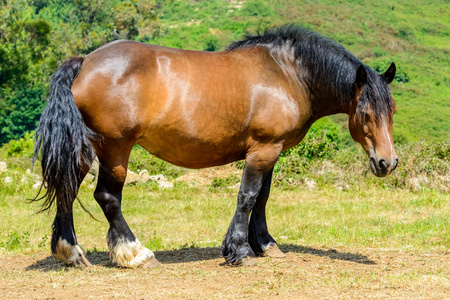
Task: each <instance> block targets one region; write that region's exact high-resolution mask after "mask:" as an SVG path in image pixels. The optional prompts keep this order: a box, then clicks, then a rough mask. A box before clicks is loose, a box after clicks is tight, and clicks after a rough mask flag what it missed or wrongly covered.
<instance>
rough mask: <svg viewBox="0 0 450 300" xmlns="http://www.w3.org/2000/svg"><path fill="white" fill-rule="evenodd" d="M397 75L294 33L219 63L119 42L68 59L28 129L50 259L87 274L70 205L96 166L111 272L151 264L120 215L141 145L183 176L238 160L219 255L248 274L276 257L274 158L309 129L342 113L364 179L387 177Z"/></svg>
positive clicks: (240, 46) (220, 57) (273, 33)
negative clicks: (365, 170)
mask: <svg viewBox="0 0 450 300" xmlns="http://www.w3.org/2000/svg"><path fill="white" fill-rule="evenodd" d="M394 76H395V65H394V64H392V65H391V66H390V67H389V68H388V70H387V71H386V72H385V73H384V74H381V75H378V74H376V73H375V72H374V71H373V70H372V69H370V68H369V67H368V66H365V65H363V64H362V63H361V62H360V61H359V60H358V59H356V58H355V57H354V56H353V55H352V54H351V53H350V52H348V51H347V50H345V49H344V48H343V47H342V46H340V45H339V44H337V43H335V42H333V41H331V40H329V39H327V38H325V37H323V36H321V35H319V34H317V33H314V32H311V31H309V30H307V29H304V28H301V27H298V26H292V25H291V26H284V27H281V28H277V29H271V30H267V31H266V32H264V33H262V34H257V35H255V36H247V37H245V39H243V40H241V41H237V42H234V43H232V44H231V45H230V46H229V48H228V49H227V50H226V51H223V52H214V53H212V52H198V51H186V50H179V49H172V48H165V47H159V46H154V45H148V44H142V43H137V42H133V41H116V42H112V43H109V44H107V45H104V46H102V47H100V48H99V49H97V50H95V51H94V52H92V53H90V54H88V55H87V56H85V57H76V58H70V59H69V60H67V61H66V62H65V63H64V64H62V66H61V67H60V68H59V69H58V71H57V72H56V73H55V75H54V76H53V78H52V82H51V89H50V98H49V101H48V105H47V107H46V109H45V111H44V113H43V115H42V117H41V120H40V124H39V126H38V128H37V130H36V142H37V144H36V149H35V158H36V157H37V155H38V153H39V150H40V149H42V169H43V178H44V183H43V186H46V188H47V190H46V193H45V195H44V196H43V197H41V198H38V197H36V198H35V199H34V200H40V199H44V200H45V202H44V204H43V210H45V209H48V208H50V206H51V205H52V203H53V202H55V201H56V206H57V213H56V217H55V221H54V223H53V235H52V241H51V248H52V253H53V255H54V256H55V257H56V258H58V259H60V260H62V261H63V262H65V263H66V264H73V265H79V264H84V265H90V263H89V262H88V261H87V260H86V258H85V256H84V253H83V250H82V249H81V247H80V246H79V245H78V243H77V239H76V236H75V230H74V225H73V218H72V205H73V201H74V199H75V198H76V196H77V193H78V188H79V185H80V183H81V181H82V180H83V178H84V176H85V175H86V173H87V172H88V170H89V167H90V165H91V162H92V161H93V159H94V157H95V155H96V156H97V157H98V158H99V161H100V171H99V176H98V183H97V188H96V190H95V192H94V197H95V199H96V200H97V202H98V203H99V204H100V206H101V207H102V209H103V212H104V214H105V216H106V218H107V219H108V221H109V224H110V228H109V231H108V235H107V239H108V246H109V249H110V253H111V257H112V260H113V262H115V263H117V265H119V266H125V267H136V266H154V265H157V264H159V263H158V261H157V260H156V258H155V257H154V255H153V253H152V252H151V251H150V250H149V249H147V248H145V247H143V246H142V245H141V243H140V242H139V241H138V239H136V237H135V236H134V235H133V233H132V232H131V230H130V228H129V227H128V225H127V223H126V221H125V219H124V217H123V215H122V211H121V201H122V188H123V185H124V181H125V177H126V174H127V165H128V158H129V155H130V152H131V149H132V148H133V145H134V144H138V145H141V146H142V147H144V148H145V149H147V150H148V151H149V152H150V153H152V154H153V155H155V156H156V157H159V158H161V159H163V160H165V161H168V162H170V163H172V164H175V165H178V166H182V167H187V168H205V167H211V166H217V165H223V164H226V163H230V162H233V161H237V160H241V159H245V167H244V171H243V175H242V183H241V187H240V190H239V195H238V203H237V208H236V212H235V215H234V217H233V220H232V221H231V224H230V227H229V229H228V232H227V234H226V235H225V238H224V241H223V245H222V252H223V255H224V256H225V259H226V260H227V261H228V262H230V263H233V264H241V263H242V264H251V263H254V259H253V257H254V256H255V255H267V256H272V257H281V256H283V253H282V252H281V251H280V250H279V248H278V246H277V243H276V242H275V240H274V239H273V238H272V237H271V236H270V234H269V232H268V229H267V224H266V216H265V206H266V202H267V199H268V197H269V192H270V184H271V178H272V170H273V167H274V164H275V162H276V161H277V159H278V157H279V156H280V154H281V152H282V151H284V150H286V149H288V148H290V147H293V146H295V145H297V144H298V143H299V142H300V141H301V140H302V139H303V137H304V136H305V134H306V133H307V131H308V129H309V128H310V126H311V124H313V122H314V121H316V120H317V119H319V118H322V117H324V116H328V115H332V114H337V113H346V114H348V115H349V128H350V132H351V135H352V137H353V139H354V140H355V141H357V142H359V143H360V144H361V145H362V146H363V148H364V149H365V151H366V152H367V154H368V155H369V158H370V168H371V170H372V172H373V173H374V174H375V175H376V176H380V177H381V176H386V175H387V174H389V173H390V172H391V171H392V170H394V169H395V167H396V166H397V161H398V159H397V156H396V154H395V152H394V147H393V142H392V118H393V114H394V112H395V110H396V105H395V102H394V100H393V99H392V97H391V95H390V91H389V87H388V84H389V83H390V82H391V81H392V80H393V79H394ZM250 213H251V217H250ZM249 218H250V220H249Z"/></svg>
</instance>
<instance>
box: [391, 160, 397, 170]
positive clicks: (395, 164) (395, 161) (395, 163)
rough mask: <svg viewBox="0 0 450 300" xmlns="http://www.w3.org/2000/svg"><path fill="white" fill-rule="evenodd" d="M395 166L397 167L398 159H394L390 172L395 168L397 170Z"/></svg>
mask: <svg viewBox="0 0 450 300" xmlns="http://www.w3.org/2000/svg"><path fill="white" fill-rule="evenodd" d="M397 165H398V158H396V159H395V160H394V165H393V166H392V171H394V170H395V168H397Z"/></svg>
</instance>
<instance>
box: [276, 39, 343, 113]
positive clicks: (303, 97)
mask: <svg viewBox="0 0 450 300" xmlns="http://www.w3.org/2000/svg"><path fill="white" fill-rule="evenodd" d="M276 50H278V51H276ZM269 52H270V55H271V56H272V57H273V59H275V60H276V61H277V63H278V65H279V66H280V68H281V69H282V70H283V73H284V74H285V75H287V76H286V78H287V79H288V81H290V82H291V83H290V84H291V86H292V87H293V88H294V89H295V90H297V93H298V95H297V98H298V100H299V101H308V102H310V105H309V106H310V107H311V110H312V111H311V114H312V115H311V116H312V119H313V120H317V119H320V118H322V117H325V116H330V115H335V114H339V113H346V114H348V112H349V109H350V105H351V99H342V98H343V96H342V95H339V93H338V92H336V91H333V90H327V88H326V87H327V86H328V87H329V86H332V85H331V84H326V83H324V82H315V81H314V80H313V79H311V78H310V75H309V74H311V73H313V72H310V71H309V70H307V69H306V68H305V69H304V70H301V69H300V70H299V69H298V66H297V62H296V61H295V58H294V53H293V51H292V49H290V50H289V49H288V48H282V47H280V48H273V49H272V51H269ZM300 68H302V66H300ZM330 80H332V78H330Z"/></svg>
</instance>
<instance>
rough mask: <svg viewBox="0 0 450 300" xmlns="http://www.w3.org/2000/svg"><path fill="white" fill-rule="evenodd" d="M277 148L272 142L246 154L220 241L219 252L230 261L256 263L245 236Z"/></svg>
mask: <svg viewBox="0 0 450 300" xmlns="http://www.w3.org/2000/svg"><path fill="white" fill-rule="evenodd" d="M280 149H281V147H277V146H273V147H269V148H266V149H263V150H260V151H257V152H253V153H251V154H249V155H247V158H246V164H245V167H244V172H243V175H242V181H241V187H240V189H239V195H238V203H237V207H236V212H235V214H234V217H233V220H232V221H231V224H230V227H229V228H228V232H227V234H226V235H225V238H224V240H223V243H222V254H223V256H224V257H225V259H226V261H227V262H229V263H232V264H243V265H253V264H255V263H256V260H255V259H254V258H253V257H254V256H255V253H254V251H253V250H252V248H251V247H250V244H249V240H248V230H249V227H248V220H249V216H250V212H251V211H252V209H253V208H254V206H255V203H256V202H257V200H258V196H259V194H260V192H261V189H262V187H263V184H264V182H265V180H266V179H267V177H268V176H269V177H270V175H271V173H272V168H273V165H274V164H275V162H276V160H277V159H278V156H279V155H280ZM269 182H270V180H269Z"/></svg>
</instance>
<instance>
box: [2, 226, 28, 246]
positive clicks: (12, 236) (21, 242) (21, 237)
mask: <svg viewBox="0 0 450 300" xmlns="http://www.w3.org/2000/svg"><path fill="white" fill-rule="evenodd" d="M29 245H30V233H29V232H28V231H24V232H22V234H20V233H18V232H17V231H15V230H14V231H12V232H10V233H8V238H7V240H6V241H4V242H0V247H1V248H5V249H6V250H8V251H17V250H18V249H20V248H26V247H28V246H29Z"/></svg>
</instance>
